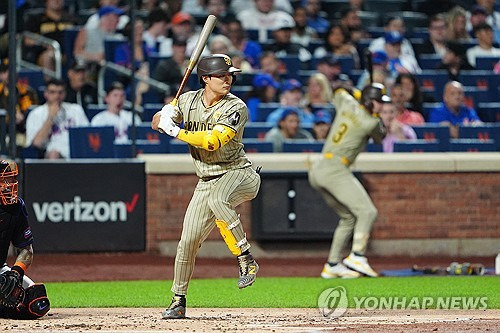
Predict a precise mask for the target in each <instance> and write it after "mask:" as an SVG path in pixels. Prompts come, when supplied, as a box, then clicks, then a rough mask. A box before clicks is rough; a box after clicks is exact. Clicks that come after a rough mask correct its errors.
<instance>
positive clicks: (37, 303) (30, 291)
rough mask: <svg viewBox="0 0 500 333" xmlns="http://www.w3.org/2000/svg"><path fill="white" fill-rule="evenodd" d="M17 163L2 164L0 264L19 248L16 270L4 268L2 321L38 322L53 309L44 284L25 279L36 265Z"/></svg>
mask: <svg viewBox="0 0 500 333" xmlns="http://www.w3.org/2000/svg"><path fill="white" fill-rule="evenodd" d="M18 173H19V171H18V169H17V164H16V163H15V162H11V163H9V162H7V161H5V160H0V260H1V262H2V263H5V261H6V259H7V254H8V251H9V245H10V243H12V245H13V246H14V247H15V249H16V251H17V258H16V262H15V264H14V266H12V267H11V268H9V267H8V266H7V264H4V265H3V267H2V268H0V318H13V319H37V318H40V317H42V316H43V315H45V314H46V313H47V312H48V311H49V309H50V302H49V299H48V298H47V292H46V290H45V286H44V285H43V284H35V283H34V282H33V281H32V280H31V279H30V278H28V277H27V276H26V275H25V272H26V270H27V269H28V267H29V266H30V265H31V263H32V261H33V246H32V243H33V235H32V233H31V228H30V226H29V225H28V218H27V217H28V214H27V212H26V207H25V205H24V201H23V200H22V199H21V198H20V197H18V195H17V190H18V181H17V175H18Z"/></svg>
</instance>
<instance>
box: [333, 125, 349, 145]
mask: <svg viewBox="0 0 500 333" xmlns="http://www.w3.org/2000/svg"><path fill="white" fill-rule="evenodd" d="M348 129H349V127H348V126H347V124H346V123H342V124H340V126H339V130H338V132H337V133H335V135H334V136H333V142H335V143H339V142H340V141H342V138H343V137H344V135H345V134H346V132H347V130H348Z"/></svg>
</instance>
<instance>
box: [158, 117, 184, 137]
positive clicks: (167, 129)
mask: <svg viewBox="0 0 500 333" xmlns="http://www.w3.org/2000/svg"><path fill="white" fill-rule="evenodd" d="M158 129H159V130H160V132H162V133H165V134H168V135H170V136H172V137H174V138H175V137H177V135H178V134H179V131H180V130H181V129H180V127H179V126H177V125H176V124H175V123H174V121H173V120H172V118H171V117H170V116H165V115H164V114H162V115H161V116H160V123H159V124H158Z"/></svg>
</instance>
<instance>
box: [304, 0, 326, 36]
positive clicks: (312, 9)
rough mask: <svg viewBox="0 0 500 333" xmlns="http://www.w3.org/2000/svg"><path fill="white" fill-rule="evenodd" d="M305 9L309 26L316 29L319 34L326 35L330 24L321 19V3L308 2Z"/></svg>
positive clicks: (310, 0) (315, 0) (317, 0)
mask: <svg viewBox="0 0 500 333" xmlns="http://www.w3.org/2000/svg"><path fill="white" fill-rule="evenodd" d="M304 8H305V10H306V14H307V26H308V27H310V28H312V29H314V30H315V31H316V32H317V33H324V32H326V31H327V30H328V27H329V26H330V22H328V20H327V19H325V18H324V17H321V15H320V11H321V3H320V1H319V0H306V1H305V5H304Z"/></svg>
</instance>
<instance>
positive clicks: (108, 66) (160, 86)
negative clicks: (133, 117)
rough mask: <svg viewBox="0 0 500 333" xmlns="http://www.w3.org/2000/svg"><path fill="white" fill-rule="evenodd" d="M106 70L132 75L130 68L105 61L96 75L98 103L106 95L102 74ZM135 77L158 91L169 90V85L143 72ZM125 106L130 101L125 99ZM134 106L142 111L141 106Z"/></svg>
mask: <svg viewBox="0 0 500 333" xmlns="http://www.w3.org/2000/svg"><path fill="white" fill-rule="evenodd" d="M106 70H111V71H113V72H116V73H119V74H123V75H126V76H131V75H132V70H131V69H129V68H126V67H123V66H120V65H117V64H115V63H113V62H110V61H106V62H105V64H104V65H103V66H102V67H101V69H100V70H99V75H98V77H97V92H98V97H97V101H98V103H99V104H104V100H103V97H104V96H105V95H106V93H105V87H104V74H105V72H106ZM135 78H136V79H137V80H139V81H141V82H144V83H147V84H148V85H149V86H150V88H151V87H152V88H155V89H157V90H160V91H164V92H170V87H169V86H168V85H167V84H165V83H163V82H160V81H157V80H154V79H152V78H150V77H149V76H146V75H143V74H135ZM125 106H126V107H130V106H131V102H130V101H127V102H126V103H125ZM135 108H136V110H137V111H139V112H142V111H143V108H142V106H138V105H136V107H135Z"/></svg>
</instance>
